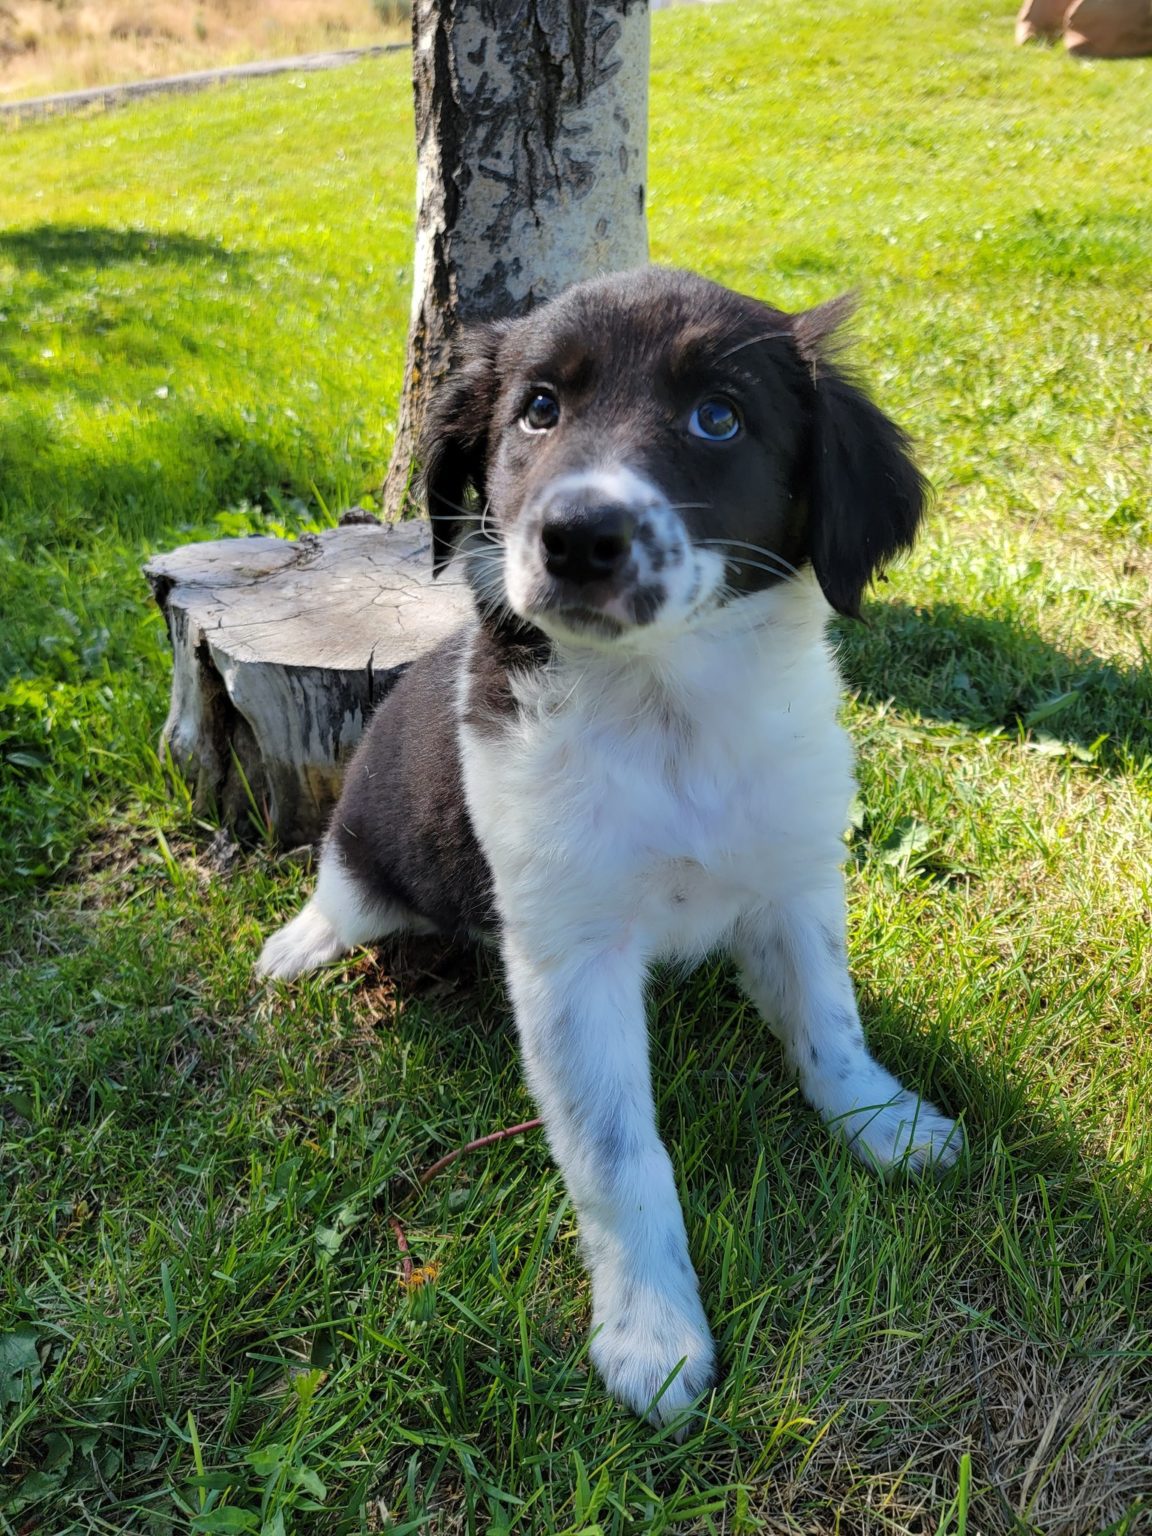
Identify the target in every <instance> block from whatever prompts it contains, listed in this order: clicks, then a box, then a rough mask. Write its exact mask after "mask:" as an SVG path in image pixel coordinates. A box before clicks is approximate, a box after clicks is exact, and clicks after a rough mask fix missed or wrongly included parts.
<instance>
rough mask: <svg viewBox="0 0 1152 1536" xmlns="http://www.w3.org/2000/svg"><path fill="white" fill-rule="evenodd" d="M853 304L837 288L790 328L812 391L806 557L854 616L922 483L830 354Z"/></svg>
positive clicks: (894, 434) (905, 447) (839, 605)
mask: <svg viewBox="0 0 1152 1536" xmlns="http://www.w3.org/2000/svg"><path fill="white" fill-rule="evenodd" d="M854 308H855V301H854V299H853V297H852V296H851V295H846V296H845V297H844V298H840V299H834V300H833V301H832V302H831V303H830V304H822V305H821V306H820V307H819V308H818V309H813V310H808V311H806V312H805V313H804V314H801V315H796V316H794V317H793V324H792V335H793V339H794V341H795V344H796V349H797V351H798V352H799V354H800V356H801V358H802V359H803V361H804V363H805V364H806V366H807V368H808V370H809V373H810V378H811V384H812V391H813V419H812V430H811V437H810V446H809V460H808V466H807V470H808V477H807V478H808V542H809V556H810V558H811V561H812V568H813V570H814V571H815V572H816V577H817V579H818V581H819V582H820V585H821V587H822V588H823V591H824V596H825V597H826V598H827V599H828V601H829V603H830V604H831V605H832V607H833V608H835V609H836V611H837V612H838V613H843V614H847V615H849V616H850V617H852V618H859V617H860V599H861V598H862V597H863V595H864V590H865V588H866V587H867V586H868V584H869V582H870V581H871V580H872V579H873V577H875V576H877V575H878V574H879V573H880V572H881V571H882V570H883V569H884V567H885V566H886V565H887V564H888V562H889V561H890V560H891V559H893V558H894V556H896V555H898V554H899V553H900V552H901V551H902V550H905V549H908V548H909V547H910V546H911V544H912V541H913V539H914V538H915V537H916V529H917V527H918V526H919V523H920V519H921V517H922V516H923V513H924V506H925V503H926V501H927V496H928V485H927V482H926V481H925V479H924V477H923V476H922V475H921V473H920V471H919V470H918V469H917V467H916V465H915V463H914V462H913V460H912V454H911V444H910V442H909V439H908V436H907V434H906V433H905V432H904V431H903V430H902V429H901V428H900V427H898V426H897V425H896V423H895V422H894V421H891V420H889V418H888V417H887V416H885V414H884V413H883V411H881V410H880V409H879V407H878V406H876V405H874V404H873V403H872V401H871V400H870V399H869V397H868V395H867V394H866V393H865V392H864V390H863V389H861V388H860V386H859V385H858V384H856V383H855V382H854V380H853V379H852V378H851V376H850V375H849V374H848V373H847V372H846V371H845V370H844V369H843V367H842V366H840V364H839V363H838V362H837V361H836V360H835V350H836V348H835V333H836V330H837V329H838V327H839V326H840V325H842V324H843V322H844V321H845V320H846V319H847V318H848V317H849V315H850V314H851V313H852V310H853V309H854Z"/></svg>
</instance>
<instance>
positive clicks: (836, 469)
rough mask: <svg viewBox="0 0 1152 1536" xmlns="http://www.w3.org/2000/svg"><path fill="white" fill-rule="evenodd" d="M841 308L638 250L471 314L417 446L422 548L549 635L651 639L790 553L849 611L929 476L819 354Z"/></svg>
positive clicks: (770, 575) (752, 582)
mask: <svg viewBox="0 0 1152 1536" xmlns="http://www.w3.org/2000/svg"><path fill="white" fill-rule="evenodd" d="M848 308H849V305H848V304H846V303H845V302H844V301H836V302H834V303H832V304H827V305H824V306H822V307H821V308H819V309H815V310H809V311H807V312H805V313H803V314H798V315H788V314H784V313H782V312H781V311H780V310H776V309H772V308H770V307H769V306H768V305H766V304H762V303H760V302H759V301H758V300H756V299H751V298H747V297H745V296H744V295H742V294H737V293H733V292H731V291H730V290H728V289H726V288H722V287H720V286H718V285H717V284H715V283H711V282H708V281H706V280H705V279H704V278H701V277H696V276H693V275H692V274H690V273H686V272H674V271H666V270H662V269H660V268H655V267H653V268H646V269H642V270H640V271H636V272H629V273H624V274H622V275H619V276H615V277H608V278H602V279H597V280H594V281H592V282H587V283H581V284H579V285H578V286H576V287H574V288H570V289H569V290H568V291H567V292H566V293H564V294H562V295H561V296H560V297H559V298H557V299H554V300H553V301H552V302H551V303H549V304H546V305H543V306H542V307H541V308H539V309H537V310H534V311H532V312H531V313H530V314H528V315H526V316H524V317H522V318H520V319H516V320H508V321H500V322H497V323H495V324H492V325H488V326H484V327H481V328H479V329H477V330H474V331H472V332H471V333H470V334H469V335H467V336H466V337H465V339H464V342H463V345H462V347H461V348H460V349H459V355H458V360H457V362H456V365H455V366H454V368H453V369H452V371H451V372H450V373H449V375H448V377H447V379H446V380H445V382H444V384H443V385H442V386H441V388H440V390H439V391H438V393H437V395H436V396H435V398H434V400H433V402H432V404H431V408H430V411H429V416H428V421H427V425H426V428H425V432H424V436H423V441H422V446H421V453H420V457H421V461H422V463H423V473H424V485H425V491H426V494H427V500H428V508H429V512H430V515H431V517H432V527H433V535H434V560H435V563H436V568H437V569H440V568H441V567H442V566H443V564H444V563H445V562H446V561H447V560H448V559H449V558H450V557H451V556H452V555H453V554H454V553H456V552H461V553H463V554H464V555H465V557H466V558H467V561H468V567H469V578H470V580H471V581H472V583H473V586H474V588H475V590H476V592H477V594H478V596H479V598H480V600H481V603H482V605H488V606H492V607H507V608H509V609H511V610H512V612H513V613H514V614H516V615H517V616H518V617H519V618H520V619H522V620H525V621H527V622H528V623H530V624H532V625H534V626H536V627H537V628H539V629H542V630H544V631H545V632H546V633H547V634H549V635H551V636H552V637H553V638H555V639H569V640H571V639H574V638H579V639H581V640H585V641H587V640H595V641H600V642H610V643H618V642H620V641H622V640H628V639H636V638H641V639H643V638H646V637H652V638H656V637H658V636H659V635H660V634H661V633H667V632H668V631H670V630H679V629H683V628H685V627H687V626H690V625H692V624H694V623H695V622H697V620H699V619H700V618H701V617H702V616H708V615H710V614H711V613H714V612H715V611H716V610H717V609H719V608H721V607H723V606H725V605H727V604H730V603H732V602H734V601H737V600H738V599H739V598H741V597H743V596H745V595H747V594H749V593H752V592H757V591H760V590H763V589H764V588H766V587H768V586H770V585H773V584H774V583H777V582H781V581H787V580H790V579H792V578H793V577H794V576H795V575H796V573H797V572H798V571H799V570H801V569H802V568H804V567H805V566H810V567H811V568H812V570H813V571H814V572H815V575H816V577H817V579H818V581H819V583H820V586H821V587H822V588H823V591H824V594H825V596H826V597H827V599H828V602H829V603H830V604H831V605H832V607H833V608H835V609H837V610H838V611H839V612H841V613H846V614H857V613H858V612H859V607H860V599H861V596H862V595H863V592H864V589H865V587H866V586H867V585H868V583H869V581H870V580H871V579H872V578H873V576H875V575H876V573H877V572H878V571H879V570H880V569H881V568H882V567H883V566H884V564H885V563H886V561H888V560H889V559H891V557H892V556H893V555H895V554H896V553H898V552H899V551H900V550H902V549H904V548H906V547H907V546H908V545H909V544H911V542H912V539H913V536H914V534H915V531H916V526H917V523H918V522H919V519H920V516H921V512H922V509H923V503H924V494H925V487H924V482H923V481H922V479H921V477H920V475H919V473H918V471H917V469H916V467H915V465H914V464H913V463H912V460H911V458H910V457H909V452H908V442H907V439H906V437H905V436H904V434H903V432H902V431H901V430H900V428H899V427H897V426H896V425H894V423H893V422H891V421H889V420H888V418H887V417H886V416H885V415H883V413H882V412H881V411H880V410H878V409H877V407H876V406H875V405H873V404H872V402H871V401H870V400H869V399H868V397H867V395H865V394H864V393H863V392H862V391H861V390H860V389H859V388H858V387H857V386H856V385H855V384H854V383H853V382H852V381H851V380H850V379H849V378H848V377H847V376H846V375H845V373H844V372H843V371H842V369H841V368H840V367H838V366H837V365H836V363H835V362H834V361H833V360H832V355H831V345H830V343H831V338H832V335H833V333H834V331H835V329H836V327H837V325H838V324H839V323H840V322H841V321H842V320H843V319H844V317H845V315H846V313H847V311H848Z"/></svg>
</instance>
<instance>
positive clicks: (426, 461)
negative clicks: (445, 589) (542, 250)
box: [416, 321, 506, 576]
mask: <svg viewBox="0 0 1152 1536" xmlns="http://www.w3.org/2000/svg"><path fill="white" fill-rule="evenodd" d="M505 329H506V326H505V325H504V324H503V323H501V322H499V321H497V322H496V323H494V324H491V325H483V326H476V327H474V328H473V329H472V330H469V331H467V332H466V333H465V334H464V335H463V336H462V337H461V339H460V341H459V342H458V343H457V345H456V346H455V348H454V349H453V358H452V363H451V365H450V367H449V370H448V373H447V374H446V375H445V377H444V379H443V381H442V382H441V383H440V385H439V386H438V387H437V389H436V391H435V393H434V394H433V396H432V399H431V400H430V402H429V404H428V410H427V413H426V414H425V417H424V426H423V429H422V431H421V433H420V443H419V446H418V448H417V451H416V457H417V461H418V463H419V464H420V479H421V483H422V485H423V488H424V500H425V503H426V505H427V507H428V517H429V520H430V521H431V524H432V574H433V575H434V576H437V575H439V573H440V572H441V571H442V570H443V569H444V567H445V566H446V565H447V564H448V562H449V560H451V558H452V556H453V554H454V553H455V552H456V546H457V543H458V542H459V540H460V539H461V537H462V536H463V535H464V534H465V533H467V532H468V531H469V530H470V529H471V528H472V527H474V526H476V527H478V526H479V524H478V523H477V522H476V517H477V515H478V513H479V510H480V509H482V508H483V506H484V497H485V471H486V469H487V460H488V431H489V427H490V424H491V420H492V406H493V404H494V402H495V398H496V390H497V374H496V357H497V354H498V352H499V350H500V342H501V339H502V338H503V335H504V332H505Z"/></svg>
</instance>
